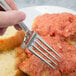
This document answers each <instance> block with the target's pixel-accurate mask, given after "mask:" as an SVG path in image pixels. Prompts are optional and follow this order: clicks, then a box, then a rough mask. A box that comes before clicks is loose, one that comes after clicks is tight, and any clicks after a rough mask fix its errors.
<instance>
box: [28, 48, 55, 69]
mask: <svg viewBox="0 0 76 76" xmlns="http://www.w3.org/2000/svg"><path fill="white" fill-rule="evenodd" d="M28 49H29V50H30V51H31V52H32V53H33V54H34V55H36V56H37V57H38V58H40V59H41V60H42V61H44V62H45V63H46V64H48V65H49V66H50V67H52V68H53V69H55V67H54V66H53V65H51V64H50V63H49V62H48V61H46V60H45V59H44V58H43V57H42V56H40V55H39V54H37V53H36V52H35V51H34V50H33V49H32V48H31V47H29V48H28Z"/></svg>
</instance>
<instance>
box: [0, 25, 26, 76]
mask: <svg viewBox="0 0 76 76" xmlns="http://www.w3.org/2000/svg"><path fill="white" fill-rule="evenodd" d="M24 36H25V33H24V31H23V30H16V29H15V28H14V26H9V27H8V28H7V30H6V31H5V32H4V34H3V35H0V76H25V74H24V73H23V72H22V71H21V70H20V69H19V64H20V63H21V62H23V60H24V59H25V58H26V54H25V52H24V49H22V48H21V47H20V46H21V44H22V42H23V40H24Z"/></svg>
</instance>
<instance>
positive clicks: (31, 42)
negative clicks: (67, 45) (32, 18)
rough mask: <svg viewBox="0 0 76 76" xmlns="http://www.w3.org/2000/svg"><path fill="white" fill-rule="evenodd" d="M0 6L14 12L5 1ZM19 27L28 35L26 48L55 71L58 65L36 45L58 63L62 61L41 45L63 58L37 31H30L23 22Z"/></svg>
mask: <svg viewBox="0 0 76 76" xmlns="http://www.w3.org/2000/svg"><path fill="white" fill-rule="evenodd" d="M0 5H1V6H2V7H3V8H4V9H5V10H12V9H11V8H10V7H9V5H8V4H7V3H6V2H5V1H4V0H0ZM19 25H20V27H21V28H22V29H23V30H24V31H25V33H26V35H25V48H28V49H29V50H30V51H31V52H32V53H33V54H34V55H36V56H37V57H38V58H40V59H41V60H42V61H44V62H45V63H46V64H48V65H49V66H50V67H52V68H53V69H55V66H56V65H57V63H56V62H54V61H53V60H52V59H51V58H50V57H49V56H47V55H46V54H45V53H44V52H43V51H41V50H40V49H39V48H38V47H37V46H36V45H35V44H37V45H38V46H39V47H41V48H42V49H43V50H44V51H45V52H46V53H48V54H49V55H50V56H51V57H53V58H54V59H55V60H56V61H58V62H60V60H59V59H58V58H56V57H55V56H54V55H52V53H50V52H49V51H48V50H47V49H46V48H44V47H43V45H41V43H43V44H44V45H45V46H46V47H48V49H50V51H52V52H53V53H55V54H56V55H57V56H58V57H59V58H61V56H60V55H59V54H58V53H57V52H56V51H55V50H54V49H52V48H51V46H49V45H48V44H47V43H46V42H45V41H44V40H43V39H42V38H41V37H40V36H39V35H38V34H37V33H36V32H35V31H33V30H32V31H30V30H29V29H28V28H27V26H26V25H25V24H24V23H23V22H21V23H19ZM38 40H39V41H40V42H41V43H40V42H39V41H38ZM32 47H34V48H35V49H36V50H37V51H38V52H40V53H41V54H42V55H43V56H45V57H46V58H47V59H48V60H49V61H48V60H46V59H45V58H43V57H42V56H41V55H39V54H38V53H37V52H36V51H35V50H34V49H33V48H32ZM50 62H52V63H53V64H51V63H50Z"/></svg>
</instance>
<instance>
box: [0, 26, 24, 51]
mask: <svg viewBox="0 0 76 76" xmlns="http://www.w3.org/2000/svg"><path fill="white" fill-rule="evenodd" d="M24 36H25V33H24V31H23V30H16V29H15V28H14V26H9V27H8V28H7V30H6V32H5V33H4V34H3V35H1V36H0V50H9V49H13V48H15V47H18V46H20V45H21V44H22V42H23V39H24Z"/></svg>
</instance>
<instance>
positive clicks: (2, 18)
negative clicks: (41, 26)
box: [0, 10, 25, 28]
mask: <svg viewBox="0 0 76 76" xmlns="http://www.w3.org/2000/svg"><path fill="white" fill-rule="evenodd" d="M24 19H25V14H24V13H23V12H21V11H16V10H14V11H7V12H2V11H1V12H0V28H4V27H8V26H9V25H15V24H17V23H18V22H21V21H23V20H24Z"/></svg>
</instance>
